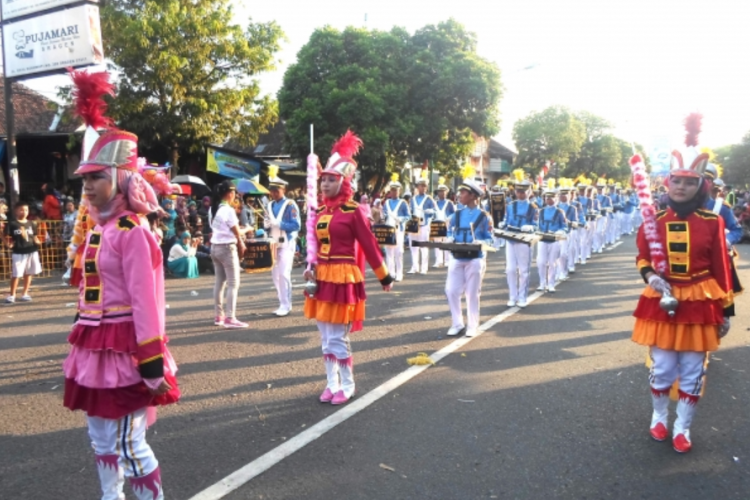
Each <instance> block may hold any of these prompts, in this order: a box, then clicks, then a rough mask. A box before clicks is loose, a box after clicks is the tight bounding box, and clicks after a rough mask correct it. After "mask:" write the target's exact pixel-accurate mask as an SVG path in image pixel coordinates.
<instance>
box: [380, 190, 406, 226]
mask: <svg viewBox="0 0 750 500" xmlns="http://www.w3.org/2000/svg"><path fill="white" fill-rule="evenodd" d="M383 215H384V217H385V219H386V220H387V219H388V217H389V216H390V215H393V217H394V218H395V219H396V220H397V221H398V229H399V230H400V231H403V230H404V223H405V222H406V221H407V220H409V218H411V214H410V213H409V205H408V204H407V203H406V202H405V201H404V200H402V199H400V198H388V199H387V200H385V203H384V204H383Z"/></svg>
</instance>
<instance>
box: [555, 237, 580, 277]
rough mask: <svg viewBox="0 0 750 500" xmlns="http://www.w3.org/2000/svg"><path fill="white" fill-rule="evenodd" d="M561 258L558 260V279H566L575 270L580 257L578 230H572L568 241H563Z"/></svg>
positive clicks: (561, 242)
mask: <svg viewBox="0 0 750 500" xmlns="http://www.w3.org/2000/svg"><path fill="white" fill-rule="evenodd" d="M559 243H560V257H559V258H558V259H557V271H556V275H557V279H558V280H560V279H562V278H566V277H567V276H568V272H569V271H573V270H575V265H576V257H577V255H578V233H577V229H571V230H570V232H569V233H568V239H567V240H561V241H559Z"/></svg>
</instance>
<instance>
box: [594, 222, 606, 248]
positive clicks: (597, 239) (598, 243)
mask: <svg viewBox="0 0 750 500" xmlns="http://www.w3.org/2000/svg"><path fill="white" fill-rule="evenodd" d="M606 237H607V216H606V215H603V216H601V217H599V218H598V219H596V228H595V230H594V252H598V251H599V250H601V249H602V248H603V247H604V244H605V241H606V240H605V238H606Z"/></svg>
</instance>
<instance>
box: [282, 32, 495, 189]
mask: <svg viewBox="0 0 750 500" xmlns="http://www.w3.org/2000/svg"><path fill="white" fill-rule="evenodd" d="M475 49H476V41H475V40H474V35H473V34H472V33H469V32H467V31H466V30H465V29H464V28H463V27H462V26H461V25H460V24H458V23H456V22H455V21H453V20H450V21H448V22H446V23H441V24H439V25H437V26H427V27H425V28H423V29H422V30H420V31H418V32H417V33H416V34H415V35H414V36H410V35H409V34H408V32H406V30H404V29H402V28H394V29H392V30H391V31H389V32H384V31H378V30H372V31H369V30H364V29H359V28H351V27H350V28H347V29H346V30H344V31H343V32H340V31H337V30H335V29H333V28H331V27H325V28H321V29H318V30H316V31H315V32H314V33H313V34H312V36H311V37H310V40H309V41H308V43H307V44H306V45H305V46H304V47H303V48H302V49H301V50H300V52H299V54H298V55H297V62H296V63H295V64H293V65H292V66H290V67H289V69H288V70H287V72H286V74H285V75H284V84H283V86H282V88H281V90H280V91H279V94H278V99H279V112H280V115H281V117H282V118H283V119H284V120H285V121H286V130H287V135H288V146H289V148H288V149H289V151H290V153H292V154H293V155H295V156H298V157H301V158H304V157H306V156H307V154H308V153H309V139H308V131H309V125H310V124H314V125H315V136H316V143H318V144H324V145H325V146H324V147H323V148H320V147H316V152H317V153H318V154H319V155H320V156H321V160H322V161H325V160H326V157H327V151H326V149H325V148H328V147H329V145H330V144H332V143H333V142H334V141H335V140H336V138H338V136H340V135H341V134H342V133H343V132H345V131H346V129H347V128H351V129H352V130H354V131H355V132H356V133H357V134H358V135H360V137H361V138H362V140H363V141H364V144H365V147H364V149H363V150H362V151H361V152H360V154H359V157H358V162H359V164H360V172H361V173H362V176H363V179H364V181H365V182H368V181H369V180H370V179H372V178H373V177H376V178H377V179H378V184H377V185H376V189H379V188H380V187H381V186H382V184H383V183H384V182H385V181H386V180H387V177H388V176H387V174H388V172H389V171H394V170H397V169H398V168H399V167H400V166H403V164H404V163H405V162H406V161H407V159H412V160H413V161H414V162H415V163H422V162H423V161H424V160H427V159H433V160H435V161H439V162H440V163H441V165H444V166H446V167H447V166H449V167H450V168H453V169H455V168H456V167H457V165H458V164H459V160H463V159H464V157H465V156H466V155H467V154H468V153H469V151H470V150H471V147H472V146H473V140H472V136H471V132H472V131H473V132H475V133H477V134H479V135H491V134H494V133H496V132H497V128H498V121H497V101H498V100H499V98H500V81H499V71H498V70H497V68H495V67H494V66H493V65H492V64H490V63H487V62H486V61H484V60H482V59H481V58H479V57H478V56H477V55H476V50H475Z"/></svg>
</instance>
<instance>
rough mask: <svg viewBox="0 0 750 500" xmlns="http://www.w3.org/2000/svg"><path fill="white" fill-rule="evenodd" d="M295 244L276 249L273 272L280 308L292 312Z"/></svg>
mask: <svg viewBox="0 0 750 500" xmlns="http://www.w3.org/2000/svg"><path fill="white" fill-rule="evenodd" d="M294 247H295V245H294V242H291V241H290V242H288V243H287V244H286V245H284V246H279V247H277V248H276V263H275V264H274V266H273V269H272V270H271V276H272V277H273V284H274V286H275V287H276V293H277V295H278V296H279V307H280V308H281V309H284V310H286V311H291V310H292V265H293V264H294V250H295V248H294Z"/></svg>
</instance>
